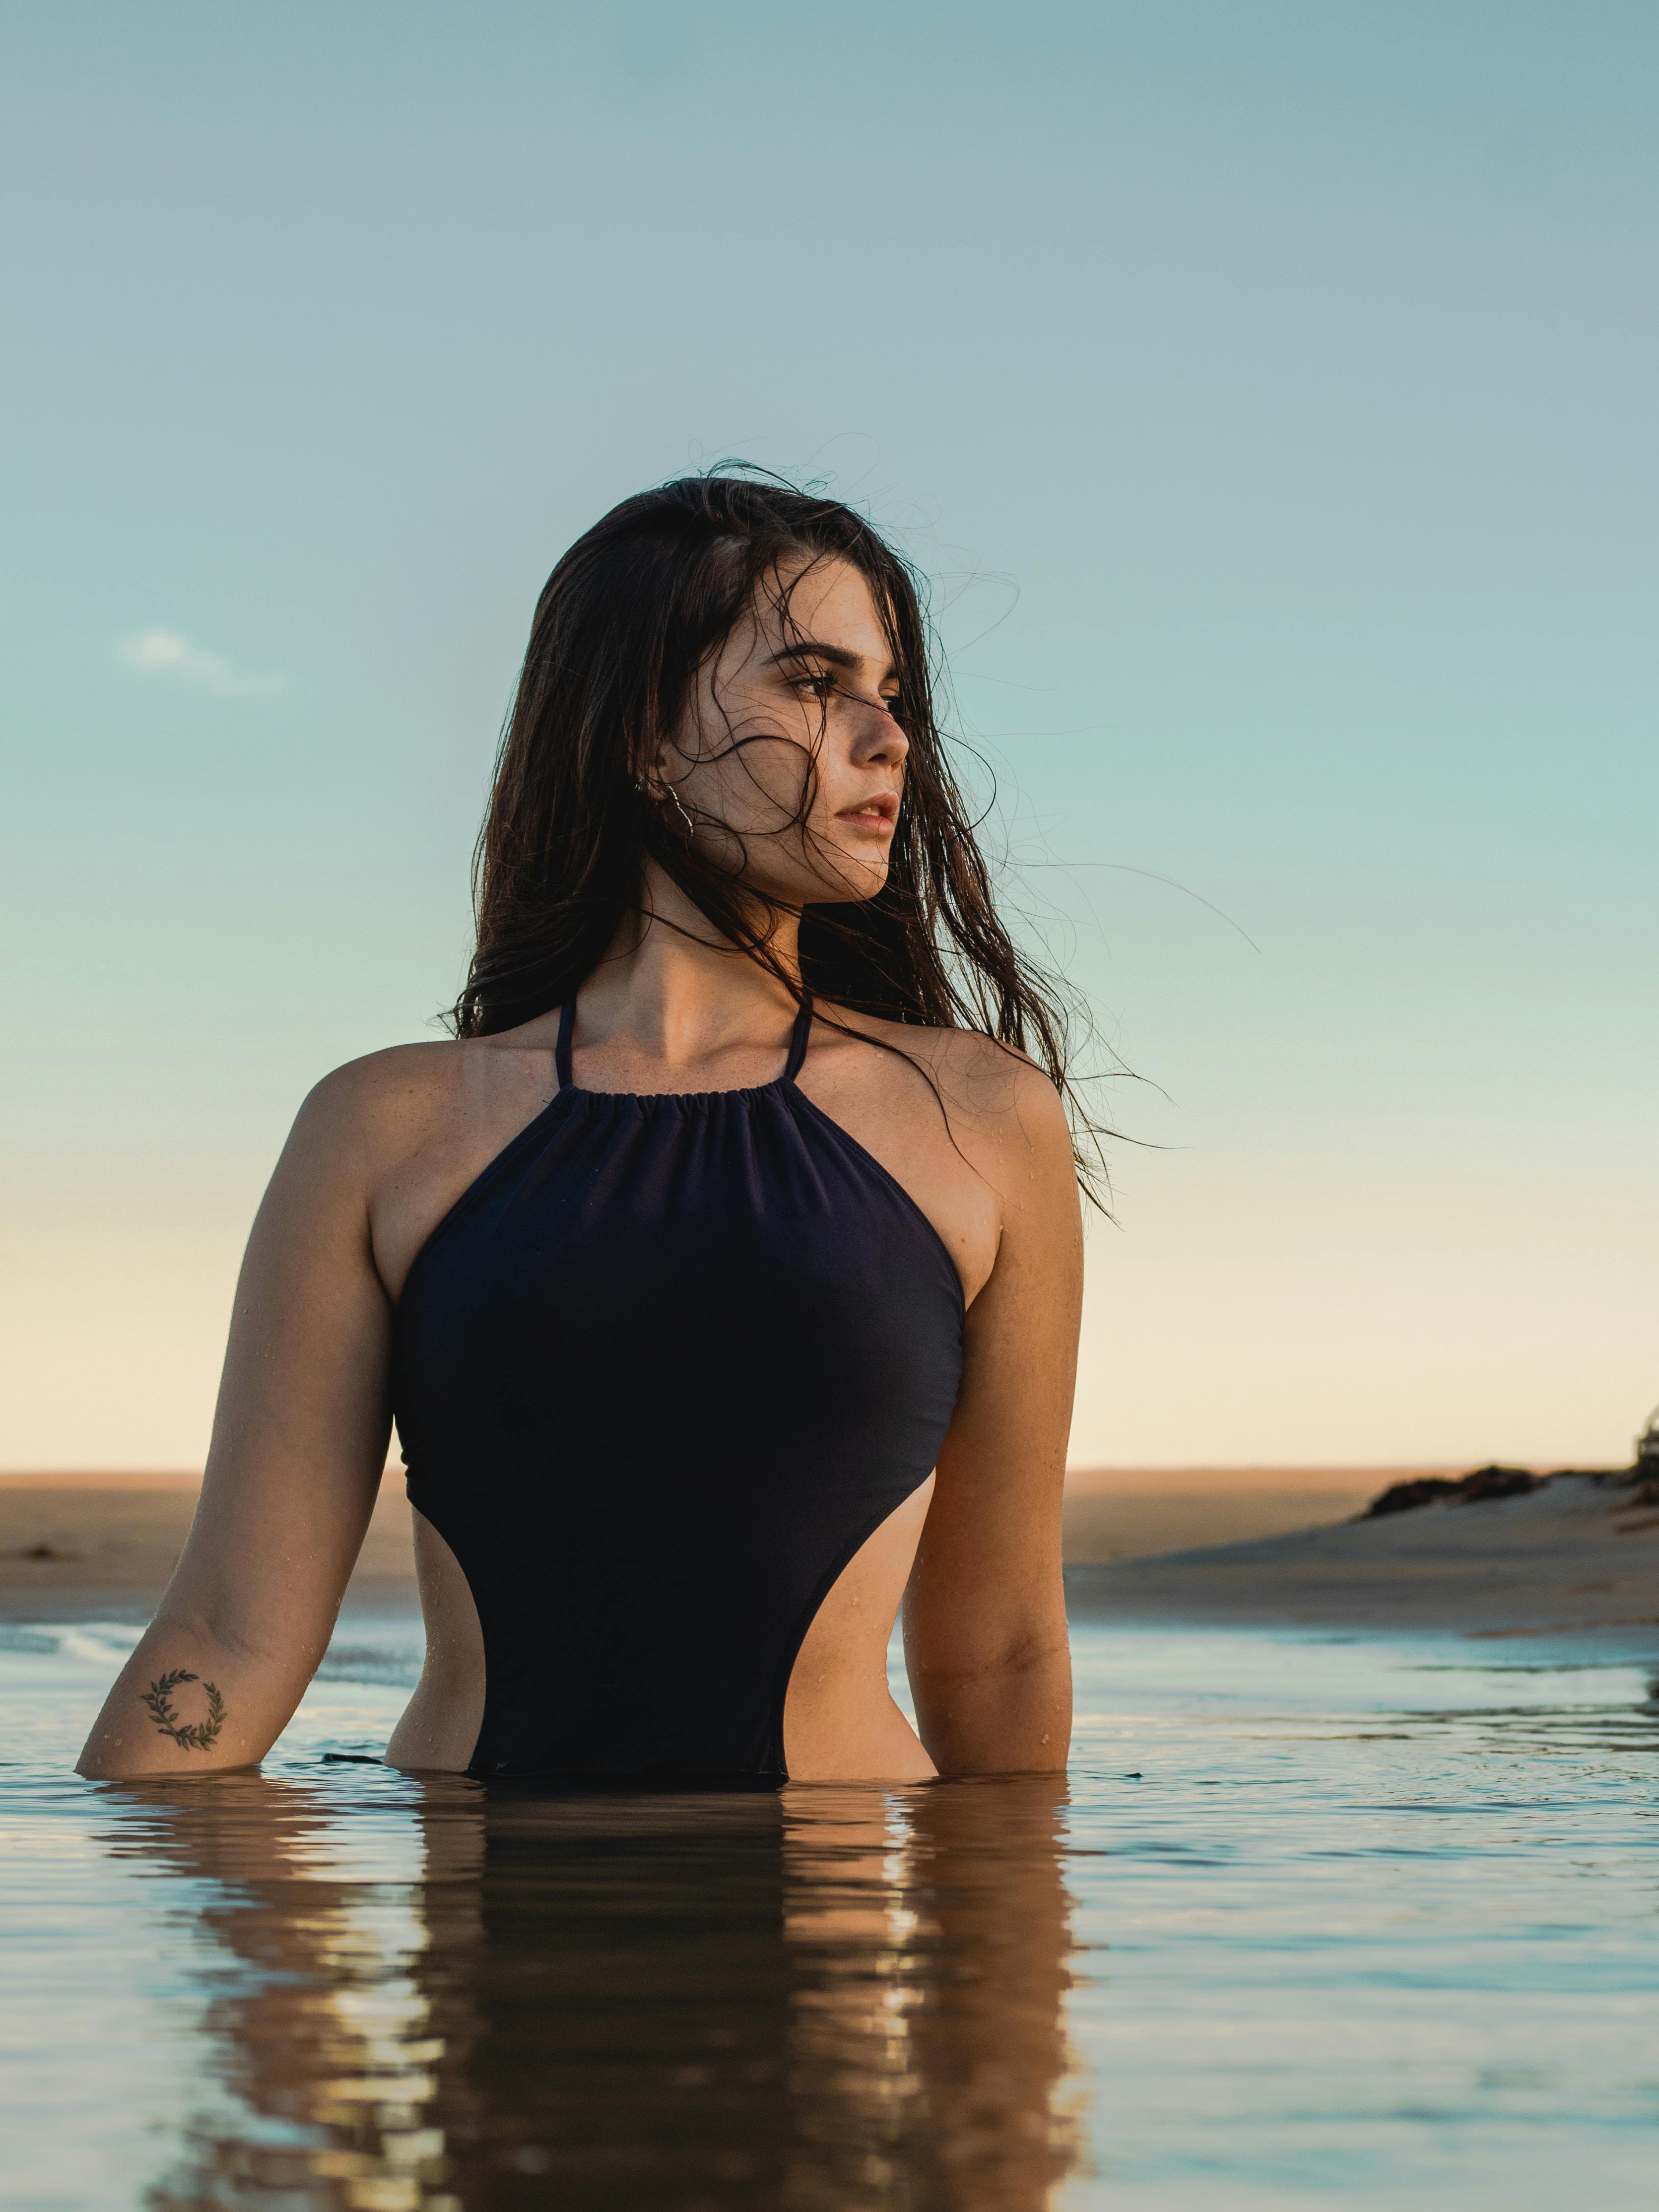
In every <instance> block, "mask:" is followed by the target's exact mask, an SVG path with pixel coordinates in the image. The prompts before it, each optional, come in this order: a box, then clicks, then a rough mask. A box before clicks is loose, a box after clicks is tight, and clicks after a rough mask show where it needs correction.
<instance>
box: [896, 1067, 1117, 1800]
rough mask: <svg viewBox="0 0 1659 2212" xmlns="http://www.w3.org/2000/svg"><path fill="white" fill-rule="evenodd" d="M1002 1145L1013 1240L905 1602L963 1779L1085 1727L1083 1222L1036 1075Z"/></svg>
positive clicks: (1022, 1076) (973, 1322)
mask: <svg viewBox="0 0 1659 2212" xmlns="http://www.w3.org/2000/svg"><path fill="white" fill-rule="evenodd" d="M997 1138H998V1141H997V1143H996V1145H995V1147H994V1157H995V1176H994V1180H995V1182H996V1185H997V1188H998V1190H999V1193H1000V1197H1001V1200H1002V1233H1001V1238H1000V1243H999V1244H998V1248H997V1257H996V1263H995V1265H994V1267H993V1268H992V1270H991V1274H990V1279H989V1280H988V1281H987V1283H986V1285H985V1287H984V1288H983V1289H982V1290H981V1291H980V1293H979V1295H978V1297H976V1298H975V1300H974V1303H973V1304H972V1305H971V1306H970V1307H969V1310H968V1319H967V1325H966V1329H965V1333H964V1337H963V1348H964V1352H965V1360H964V1365H963V1379H962V1389H961V1394H960V1395H959V1397H958V1399H957V1410H956V1415H955V1418H954V1419H953V1420H952V1421H951V1429H950V1433H949V1435H948V1436H947V1437H946V1438H945V1444H944V1447H943V1449H941V1451H940V1453H939V1470H938V1476H937V1479H936V1481H935V1484H934V1488H933V1500H932V1503H931V1504H930V1505H929V1507H928V1510H927V1525H926V1527H925V1528H923V1530H922V1536H921V1547H920V1549H919V1550H918V1552H917V1554H916V1562H915V1568H914V1570H913V1571H912V1573H911V1577H910V1585H909V1588H908V1590H907V1592H906V1594H905V1603H904V1652H905V1661H906V1664H907V1666H908V1670H909V1675H910V1686H911V1690H912V1692H913V1694H914V1696H915V1702H916V1717H917V1721H918V1723H919V1726H920V1732H921V1741H922V1743H923V1745H924V1746H925V1747H926V1749H927V1753H928V1755H929V1757H930V1758H931V1759H933V1764H934V1765H936V1766H937V1767H938V1769H939V1772H940V1773H941V1774H947V1775H950V1774H1008V1773H1032V1772H1037V1771H1050V1770H1053V1769H1055V1768H1063V1767H1064V1765H1065V1764H1066V1748H1067V1746H1068V1745H1069V1743H1070V1741H1071V1732H1072V1661H1071V1651H1070V1648H1069V1646H1068V1644H1067V1642H1066V1599H1065V1592H1064V1589H1063V1588H1062V1586H1061V1582H1060V1501H1061V1492H1062V1489H1063V1486H1064V1483H1065V1478H1066V1442H1067V1438H1068V1437H1069V1434H1070V1430H1071V1420H1072V1395H1073V1389H1074V1387H1075V1383H1076V1379H1077V1346H1078V1330H1079V1324H1080V1322H1081V1317H1082V1304H1083V1225H1082V1219H1081V1209H1080V1207H1079V1200H1078V1187H1077V1178H1076V1175H1075V1172H1074V1170H1073V1162H1072V1146H1071V1136H1070V1133H1069V1131H1068V1130H1067V1128H1066V1117H1065V1114H1064V1112H1063V1111H1062V1109H1061V1107H1060V1100H1059V1097H1058V1096H1057V1095H1056V1093H1055V1091H1054V1087H1053V1085H1051V1084H1049V1082H1048V1079H1046V1078H1045V1077H1044V1076H1042V1075H1041V1074H1040V1073H1038V1072H1037V1071H1036V1069H1035V1068H1031V1067H1029V1066H1023V1065H1022V1066H1020V1067H1019V1068H1018V1073H1017V1074H1016V1076H1015V1078H1014V1083H1013V1097H1012V1103H1011V1104H1010V1105H1009V1108H1008V1109H1007V1111H1006V1114H1004V1115H999V1117H998V1121H997Z"/></svg>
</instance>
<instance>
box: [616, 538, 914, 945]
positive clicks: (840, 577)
mask: <svg viewBox="0 0 1659 2212" xmlns="http://www.w3.org/2000/svg"><path fill="white" fill-rule="evenodd" d="M792 584H793V589H792V588H791V586H792ZM781 600H787V606H785V605H779V604H778V602H779V601H781ZM897 690H898V678H897V676H896V672H895V670H894V668H893V665H892V658H891V653H890V649H889V647H888V643H887V638H886V635H885V633H884V630H883V629H882V626H881V621H880V617H878V614H877V611H876V605H875V601H874V599H872V596H871V592H870V586H868V584H867V583H866V581H865V580H864V578H863V576H862V575H860V573H859V571H858V570H857V569H856V568H852V567H850V566H849V565H848V563H847V562H843V561H832V560H824V561H819V562H814V563H813V564H812V565H811V567H808V568H803V569H800V570H798V571H795V572H793V574H792V575H791V576H786V577H784V578H782V579H781V581H775V582H774V583H773V584H772V585H771V586H763V587H762V589H761V590H760V591H759V592H757V595H756V599H755V601H754V604H753V605H752V606H751V607H750V611H749V612H748V613H747V614H746V615H744V617H743V618H742V619H741V620H740V621H739V622H738V624H737V626H736V627H735V628H734V629H733V630H732V633H731V635H729V636H728V637H727V638H726V641H725V643H724V644H723V645H722V646H721V647H720V650H719V652H718V653H716V654H715V655H714V658H713V659H711V660H710V661H709V662H708V663H707V664H706V665H704V667H703V668H702V669H701V670H700V671H699V672H698V677H697V683H696V691H695V693H694V696H693V698H692V701H691V703H690V711H689V712H688V714H687V715H686V719H685V724H684V727H683V728H682V730H681V732H680V734H679V738H678V742H677V744H676V745H674V746H673V747H671V748H670V749H669V750H668V751H667V752H666V754H665V757H663V759H662V760H661V761H660V762H659V763H658V765H657V769H656V772H655V775H654V776H653V787H654V788H657V789H659V791H660V792H661V793H663V795H664V803H665V805H666V808H667V812H668V819H669V821H670V823H671V824H674V825H678V826H679V827H680V828H681V829H686V831H687V834H688V835H695V836H696V841H697V842H698V843H699V844H700V845H701V846H702V848H704V850H705V851H706V852H707V853H708V855H709V857H710V858H711V859H713V860H716V861H718V862H720V864H722V865H724V866H730V867H733V868H736V869H738V871H739V872H740V873H741V877H742V880H743V881H744V883H745V884H751V885H752V886H753V887H754V889H755V890H758V891H763V892H765V893H766V894H767V895H768V896H771V897H773V898H775V899H779V900H781V901H782V902H785V903H787V904H788V905H791V906H810V905H811V904H813V903H815V902H823V901H839V900H848V899H866V898H872V897H873V896H875V894H876V893H877V892H878V890H880V889H881V887H882V885H883V884H884V883H885V882H886V880H887V861H888V853H889V849H890V846H891V844H892V840H893V828H894V824H895V823H896V820H897V818H898V809H899V799H900V794H901V793H902V788H903V784H904V757H905V754H906V753H907V752H908V750H909V747H908V742H907V740H906V738H905V737H904V733H903V732H902V730H901V729H900V728H899V726H898V725H897V723H896V722H895V721H894V720H893V718H892V715H891V714H890V712H889V711H888V709H889V708H890V704H891V702H892V701H893V699H894V697H895V696H896V693H897ZM804 796H805V799H806V805H805V810H804V812H803V805H802V800H803V797H804ZM677 800H678V805H676V801H677ZM681 806H683V807H684V810H685V816H686V817H689V819H690V828H689V829H688V828H687V823H686V821H685V820H684V818H683V817H682V816H681V814H680V812H679V807H681Z"/></svg>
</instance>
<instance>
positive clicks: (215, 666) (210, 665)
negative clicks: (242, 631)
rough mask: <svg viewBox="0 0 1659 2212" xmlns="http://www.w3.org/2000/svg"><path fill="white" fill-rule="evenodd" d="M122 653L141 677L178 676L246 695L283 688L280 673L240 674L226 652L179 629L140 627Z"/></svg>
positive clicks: (186, 681) (211, 688)
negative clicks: (213, 650) (207, 648)
mask: <svg viewBox="0 0 1659 2212" xmlns="http://www.w3.org/2000/svg"><path fill="white" fill-rule="evenodd" d="M120 653H121V658H122V659H123V660H124V661H125V663H126V665H127V666H128V667H129V668H136V669H137V671H138V672H139V674H140V675H141V676H176V677H177V678H179V681H180V682H181V683H184V684H197V685H199V686H200V688H201V689H202V690H204V691H217V692H220V693H222V694H234V695H236V696H240V697H243V698H246V697H247V696H250V695H252V694H257V693H260V692H269V691H280V690H282V688H283V679H282V678H281V677H280V676H239V675H237V673H236V671H235V670H234V668H232V666H231V665H230V663H229V662H228V660H227V659H225V657H224V655H223V654H222V653H205V652H204V651H203V649H202V647H200V646H199V645H192V644H191V641H190V640H189V639H188V638H187V637H180V636H179V633H178V631H177V630H172V629H145V630H140V631H139V632H138V633H137V635H136V636H133V637H129V638H124V639H123V640H122V641H121V647H120Z"/></svg>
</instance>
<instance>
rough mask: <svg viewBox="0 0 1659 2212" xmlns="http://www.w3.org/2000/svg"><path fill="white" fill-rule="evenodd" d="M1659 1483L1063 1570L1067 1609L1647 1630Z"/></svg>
mask: <svg viewBox="0 0 1659 2212" xmlns="http://www.w3.org/2000/svg"><path fill="white" fill-rule="evenodd" d="M1653 1487H1654V1486H1652V1485H1651V1484H1647V1485H1638V1484H1636V1483H1634V1482H1632V1481H1631V1480H1628V1479H1626V1480H1623V1481H1620V1480H1616V1479H1612V1478H1608V1477H1604V1476H1601V1477H1598V1476H1595V1475H1589V1474H1559V1475H1556V1476H1553V1478H1552V1479H1551V1480H1549V1481H1547V1482H1546V1483H1544V1484H1543V1485H1542V1486H1541V1487H1540V1488H1539V1489H1536V1490H1534V1491H1531V1492H1528V1493H1527V1494H1526V1495H1524V1496H1521V1497H1515V1498H1490V1499H1486V1500H1485V1501H1483V1502H1481V1503H1479V1504H1465V1503H1462V1502H1455V1503H1454V1502H1442V1503H1438V1504H1429V1505H1423V1506H1419V1507H1418V1508H1417V1509H1416V1510H1413V1511H1411V1512H1405V1513H1397V1514H1393V1515H1390V1516H1389V1517H1388V1518H1387V1519H1383V1520H1375V1521H1371V1520H1366V1521H1350V1522H1345V1523H1343V1524H1341V1525H1339V1526H1337V1527H1334V1528H1304V1529H1303V1530H1301V1531H1300V1532H1298V1533H1296V1534H1288V1535H1275V1536H1267V1537H1262V1538H1258V1539H1257V1540H1255V1541H1252V1542H1246V1543H1234V1544H1221V1545H1215V1546H1210V1547H1204V1548H1202V1549H1199V1550H1194V1551H1187V1552H1181V1553H1174V1554H1165V1555H1164V1556H1162V1557H1158V1558H1143V1559H1133V1560H1126V1561H1123V1562H1121V1563H1120V1564H1117V1565H1109V1566H1090V1565H1079V1566H1075V1567H1073V1569H1072V1570H1071V1571H1070V1572H1069V1573H1068V1576H1067V1578H1066V1579H1067V1586H1068V1589H1069V1591H1070V1593H1071V1598H1072V1602H1073V1608H1074V1610H1075V1609H1079V1608H1080V1609H1082V1610H1085V1611H1086V1612H1088V1613H1091V1614H1096V1615H1109V1616H1110V1617H1112V1618H1114V1619H1117V1620H1134V1619H1142V1620H1153V1619H1156V1620H1183V1619H1189V1620H1236V1621H1239V1622H1241V1623H1242V1622H1247V1621H1257V1622H1273V1623H1275V1624H1279V1625H1284V1624H1286V1623H1289V1624H1292V1625H1295V1624H1306V1625H1308V1626H1319V1625H1322V1624H1323V1625H1334V1626H1347V1627H1353V1628H1452V1629H1462V1630H1463V1631H1465V1632H1468V1633H1472V1634H1475V1635H1484V1636H1527V1635H1546V1634H1548V1633H1550V1632H1553V1631H1563V1632H1566V1631H1571V1630H1576V1629H1585V1628H1612V1627H1619V1628H1624V1629H1635V1630H1641V1629H1644V1628H1651V1629H1652V1631H1653V1632H1654V1642H1655V1644H1656V1646H1659V1499H1656V1498H1654V1497H1652V1495H1651V1494H1650V1493H1651V1492H1652V1489H1653Z"/></svg>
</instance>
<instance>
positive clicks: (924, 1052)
mask: <svg viewBox="0 0 1659 2212" xmlns="http://www.w3.org/2000/svg"><path fill="white" fill-rule="evenodd" d="M831 1019H832V1020H837V1021H842V1022H844V1024H846V1026H847V1027H848V1029H851V1030H856V1031H857V1033H858V1034H859V1035H860V1036H864V1037H867V1038H868V1039H869V1041H870V1042H872V1044H877V1045H880V1046H883V1047H885V1048H886V1049H885V1050H884V1051H882V1052H880V1053H878V1054H861V1055H860V1059H861V1060H863V1061H864V1063H865V1067H866V1071H867V1079H869V1080H870V1081H872V1083H878V1084H881V1085H883V1087H884V1088H886V1087H888V1086H891V1088H892V1089H893V1090H894V1091H895V1092H896V1093H898V1092H905V1093H908V1094H910V1095H912V1096H914V1095H915V1094H916V1093H917V1092H918V1091H921V1092H924V1093H925V1092H926V1091H929V1090H931V1091H933V1093H934V1094H935V1096H936V1098H937V1103H938V1104H939V1105H940V1106H942V1107H943V1108H944V1109H945V1113H946V1114H947V1115H949V1117H950V1119H951V1123H952V1126H953V1127H955V1129H956V1130H957V1134H958V1136H959V1137H963V1138H965V1137H972V1138H974V1139H978V1140H979V1141H980V1142H981V1143H983V1144H987V1145H989V1146H992V1147H993V1148H994V1150H995V1151H996V1152H998V1153H999V1154H1005V1155H1006V1156H1008V1157H1010V1158H1014V1157H1017V1156H1021V1155H1032V1154H1036V1155H1048V1154H1052V1153H1053V1152H1054V1149H1055V1147H1056V1146H1058V1147H1059V1148H1060V1152H1061V1153H1062V1155H1063V1156H1064V1157H1065V1158H1066V1159H1067V1160H1069V1158H1070V1157H1071V1133H1070V1129H1069V1127H1068V1126H1067V1123H1066V1109H1065V1107H1064V1105H1063V1103H1061V1100H1060V1093H1059V1091H1057V1090H1056V1088H1055V1087H1054V1083H1053V1081H1052V1080H1051V1079H1050V1078H1049V1077H1048V1075H1047V1074H1046V1073H1044V1071H1043V1070H1042V1068H1040V1067H1039V1066H1037V1065H1036V1061H1035V1060H1032V1059H1030V1057H1029V1055H1028V1054H1025V1053H1024V1052H1022V1051H1020V1050H1019V1048H1018V1047H1017V1046H1014V1045H1007V1044H1001V1043H999V1042H998V1041H997V1039H996V1038H995V1037H990V1036H985V1035H984V1034H983V1032H982V1031H981V1030H952V1029H930V1028H924V1027H922V1026H921V1025H920V1024H910V1023H904V1022H890V1021H882V1020H879V1019H878V1018H875V1017H873V1016H872V1015H868V1014H852V1013H843V1012H842V1011H841V1010H840V1009H837V1010H836V1012H835V1013H834V1014H833V1015H832V1016H831Z"/></svg>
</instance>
